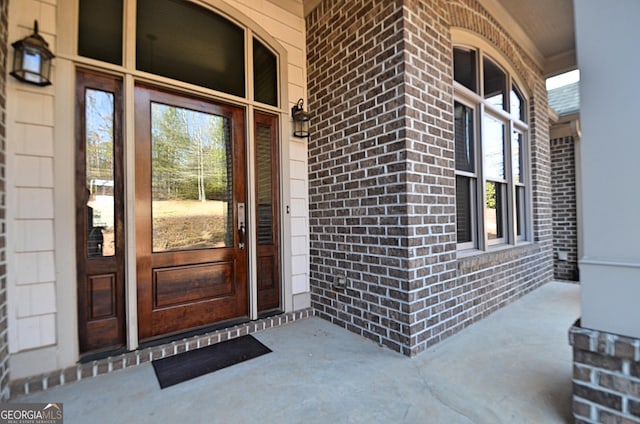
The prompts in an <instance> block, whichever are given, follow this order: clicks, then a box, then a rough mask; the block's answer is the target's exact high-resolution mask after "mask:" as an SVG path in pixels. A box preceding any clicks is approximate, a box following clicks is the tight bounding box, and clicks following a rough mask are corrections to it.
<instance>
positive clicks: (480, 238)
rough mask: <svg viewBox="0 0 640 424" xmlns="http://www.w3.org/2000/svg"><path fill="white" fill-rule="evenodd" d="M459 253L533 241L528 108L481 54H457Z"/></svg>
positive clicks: (492, 62)
mask: <svg viewBox="0 0 640 424" xmlns="http://www.w3.org/2000/svg"><path fill="white" fill-rule="evenodd" d="M454 81H455V82H454V88H455V104H454V114H455V125H454V133H455V164H456V169H455V174H456V210H457V217H456V229H457V242H458V249H479V250H486V249H488V248H490V247H491V246H493V245H505V244H517V243H518V242H521V241H526V240H527V239H528V238H529V235H528V234H527V232H528V231H527V228H528V227H529V225H528V222H529V219H530V218H529V214H528V213H527V208H528V202H527V198H528V191H527V190H528V184H527V180H528V169H529V165H528V154H527V151H528V149H527V145H526V143H527V135H528V125H527V113H526V110H527V104H526V99H525V96H524V95H523V94H522V93H523V91H522V90H521V89H520V88H519V87H518V85H517V83H516V82H515V80H514V78H513V76H512V75H510V74H509V72H507V71H506V70H505V68H504V67H502V66H500V64H499V63H498V62H497V61H496V60H494V58H492V57H491V56H489V55H488V54H487V53H486V52H484V51H482V50H481V49H477V48H470V47H463V46H458V47H455V48H454Z"/></svg>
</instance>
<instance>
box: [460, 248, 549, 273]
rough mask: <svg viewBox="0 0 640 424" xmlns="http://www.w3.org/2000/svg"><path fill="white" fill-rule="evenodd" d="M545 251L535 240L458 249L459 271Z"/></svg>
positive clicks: (464, 271) (466, 270)
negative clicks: (480, 248) (481, 247)
mask: <svg viewBox="0 0 640 424" xmlns="http://www.w3.org/2000/svg"><path fill="white" fill-rule="evenodd" d="M542 251H543V247H542V246H541V245H539V244H537V243H533V242H528V241H527V242H521V243H519V244H517V245H512V244H500V245H496V246H490V247H489V249H487V250H478V249H466V250H458V251H457V259H458V271H462V272H463V273H466V272H469V271H471V270H475V269H479V268H483V267H486V266H491V265H495V264H496V263H503V262H508V261H512V260H516V259H519V258H522V257H525V256H529V255H533V254H537V253H540V252H542Z"/></svg>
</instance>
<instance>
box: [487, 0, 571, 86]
mask: <svg viewBox="0 0 640 424" xmlns="http://www.w3.org/2000/svg"><path fill="white" fill-rule="evenodd" d="M493 1H497V2H499V3H500V4H501V5H502V7H503V8H504V9H505V10H506V12H507V13H508V14H509V15H510V16H511V17H512V18H513V20H514V21H515V22H516V23H517V24H518V26H519V27H520V28H521V29H522V31H523V32H524V34H525V35H526V36H527V37H528V38H529V39H530V40H531V42H532V43H533V44H534V46H535V47H536V49H537V50H538V52H539V53H540V55H541V58H540V59H542V63H541V65H542V69H543V71H544V73H545V74H547V75H553V74H557V73H561V72H563V71H567V70H572V69H575V67H576V54H575V48H576V47H575V44H576V43H575V27H574V23H573V0H535V1H523V0H493Z"/></svg>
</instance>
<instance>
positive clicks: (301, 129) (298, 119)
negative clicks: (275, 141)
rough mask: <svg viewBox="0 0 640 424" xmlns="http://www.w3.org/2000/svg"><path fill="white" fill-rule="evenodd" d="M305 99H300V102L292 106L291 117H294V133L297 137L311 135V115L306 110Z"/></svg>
mask: <svg viewBox="0 0 640 424" xmlns="http://www.w3.org/2000/svg"><path fill="white" fill-rule="evenodd" d="M303 106H304V101H303V100H302V99H300V100H298V103H296V104H295V105H293V107H292V108H291V117H292V118H293V135H294V136H295V137H300V138H305V137H309V120H310V119H311V115H309V114H308V113H307V112H305V111H304V108H303Z"/></svg>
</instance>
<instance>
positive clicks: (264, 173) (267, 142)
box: [255, 112, 280, 312]
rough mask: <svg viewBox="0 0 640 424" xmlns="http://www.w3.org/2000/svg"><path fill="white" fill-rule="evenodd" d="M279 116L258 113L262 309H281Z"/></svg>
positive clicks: (258, 206) (259, 269) (259, 295)
mask: <svg viewBox="0 0 640 424" xmlns="http://www.w3.org/2000/svg"><path fill="white" fill-rule="evenodd" d="M277 122H278V120H277V117H276V116H274V115H269V114H266V113H262V112H256V113H255V152H256V157H255V167H256V200H257V202H256V203H257V205H256V218H257V223H258V226H257V227H258V228H257V234H256V250H257V257H258V272H257V274H258V275H257V278H258V312H265V311H269V310H275V309H279V308H280V266H279V264H280V259H279V249H280V243H279V233H280V231H279V219H278V217H279V215H278V211H279V210H280V207H279V201H280V200H279V199H280V196H279V187H280V184H279V180H278V175H279V172H278V167H279V163H278V157H279V156H278V151H279V150H278V127H277Z"/></svg>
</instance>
